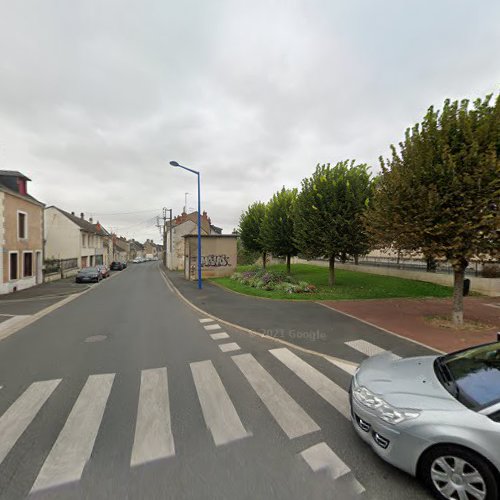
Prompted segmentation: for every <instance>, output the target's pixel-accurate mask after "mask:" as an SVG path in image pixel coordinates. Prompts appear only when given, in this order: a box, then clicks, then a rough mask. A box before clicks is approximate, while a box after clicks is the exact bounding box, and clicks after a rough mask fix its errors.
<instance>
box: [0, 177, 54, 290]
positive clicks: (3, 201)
mask: <svg viewBox="0 0 500 500" xmlns="http://www.w3.org/2000/svg"><path fill="white" fill-rule="evenodd" d="M28 181H30V179H29V178H28V177H26V176H25V175H23V174H22V173H21V172H17V171H15V170H0V246H1V258H0V294H5V293H10V292H15V291H17V290H23V289H24V288H29V287H32V286H34V285H37V284H39V283H42V281H43V273H42V266H43V209H44V206H45V205H44V204H43V203H41V202H40V201H38V200H36V199H35V198H33V196H31V195H29V194H28V188H27V183H28Z"/></svg>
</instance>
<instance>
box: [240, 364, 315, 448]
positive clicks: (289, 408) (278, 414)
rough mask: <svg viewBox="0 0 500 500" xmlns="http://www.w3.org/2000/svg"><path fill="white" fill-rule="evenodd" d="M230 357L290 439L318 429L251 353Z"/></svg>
mask: <svg viewBox="0 0 500 500" xmlns="http://www.w3.org/2000/svg"><path fill="white" fill-rule="evenodd" d="M232 359H233V361H234V362H235V363H236V365H237V366H238V368H239V369H240V370H241V372H242V373H243V375H244V376H245V378H246V379H247V380H248V382H249V383H250V385H251V386H252V387H253V389H254V391H255V392H256V393H257V395H258V396H259V398H260V399H261V400H262V402H263V403H264V404H265V405H266V406H267V409H268V410H269V412H270V413H271V415H272V416H273V417H274V419H275V420H276V422H277V423H278V424H279V426H280V427H281V428H282V429H283V431H284V432H285V433H286V435H287V436H288V437H289V438H290V439H292V438H296V437H299V436H304V435H305V434H309V433H311V432H315V431H319V430H320V428H319V427H318V425H317V424H316V422H315V421H314V420H313V419H312V418H311V417H310V416H309V415H308V414H307V413H306V412H305V411H304V410H303V409H302V408H301V407H300V406H299V404H298V403H297V402H296V401H295V400H294V399H293V398H292V397H291V396H290V395H289V394H288V393H287V392H286V391H285V390H284V389H283V387H281V385H279V384H278V382H276V380H274V378H273V377H272V376H271V375H269V373H268V372H267V371H266V370H265V369H264V368H262V366H261V365H260V364H259V363H258V361H257V360H256V359H255V358H254V357H253V356H252V355H251V354H239V355H237V356H232Z"/></svg>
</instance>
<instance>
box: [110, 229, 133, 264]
mask: <svg viewBox="0 0 500 500" xmlns="http://www.w3.org/2000/svg"><path fill="white" fill-rule="evenodd" d="M113 242H114V243H113V260H114V261H118V262H128V261H129V260H130V243H129V242H128V241H127V240H126V239H125V238H123V237H120V238H118V237H117V236H116V235H115V234H114V235H113Z"/></svg>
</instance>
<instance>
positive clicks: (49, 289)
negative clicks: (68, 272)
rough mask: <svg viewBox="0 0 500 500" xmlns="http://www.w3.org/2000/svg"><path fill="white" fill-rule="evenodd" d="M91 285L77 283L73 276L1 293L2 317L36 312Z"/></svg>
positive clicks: (0, 313)
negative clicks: (17, 290)
mask: <svg viewBox="0 0 500 500" xmlns="http://www.w3.org/2000/svg"><path fill="white" fill-rule="evenodd" d="M89 286H90V285H86V284H79V283H75V278H74V277H72V278H65V279H62V280H58V281H52V282H51V283H42V284H40V285H36V286H33V287H31V288H26V289H25V290H20V291H19V292H15V293H9V294H5V295H0V318H5V317H6V316H7V317H8V316H17V315H30V314H35V313H36V312H38V311H40V310H42V309H45V308H46V307H48V306H50V305H52V304H55V303H56V302H58V301H60V300H61V299H62V298H64V297H66V296H68V295H72V294H74V293H80V292H83V291H84V290H87V289H88V288H89ZM0 321H2V319H0Z"/></svg>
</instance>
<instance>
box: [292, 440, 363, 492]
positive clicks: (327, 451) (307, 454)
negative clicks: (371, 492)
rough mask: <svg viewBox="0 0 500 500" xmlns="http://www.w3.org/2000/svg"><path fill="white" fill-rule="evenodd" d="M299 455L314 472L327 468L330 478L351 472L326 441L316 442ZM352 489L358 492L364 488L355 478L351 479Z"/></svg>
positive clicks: (336, 477)
mask: <svg viewBox="0 0 500 500" xmlns="http://www.w3.org/2000/svg"><path fill="white" fill-rule="evenodd" d="M300 456H301V457H302V458H303V459H304V460H305V461H306V462H307V464H308V465H309V467H311V469H312V470H313V471H314V472H318V471H320V470H327V471H328V473H329V474H330V476H331V477H332V479H334V480H335V479H338V478H339V477H342V476H345V475H346V474H349V472H351V469H349V467H347V465H346V464H345V463H344V462H343V461H342V460H341V459H340V458H339V457H338V456H337V455H336V454H335V453H334V452H333V450H332V449H331V448H330V447H329V446H328V445H327V444H326V443H318V444H316V445H314V446H311V447H310V448H308V449H307V450H304V451H303V452H302V453H301V454H300ZM352 486H354V491H355V492H356V493H358V494H360V493H362V492H363V491H364V490H365V489H364V488H363V486H362V485H361V484H360V483H359V482H358V481H357V480H356V479H354V480H353V484H352Z"/></svg>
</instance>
